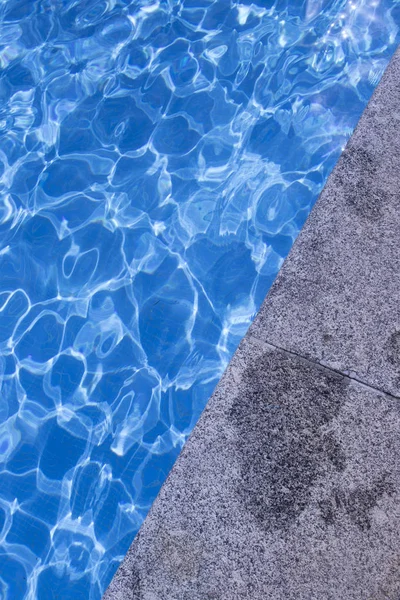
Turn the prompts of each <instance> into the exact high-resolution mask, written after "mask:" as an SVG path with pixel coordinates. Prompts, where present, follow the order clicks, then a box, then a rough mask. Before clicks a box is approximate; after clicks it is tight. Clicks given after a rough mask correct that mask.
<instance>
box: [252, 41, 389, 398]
mask: <svg viewBox="0 0 400 600" xmlns="http://www.w3.org/2000/svg"><path fill="white" fill-rule="evenodd" d="M399 300H400V53H399V51H398V52H397V53H396V55H395V56H394V58H393V59H392V61H391V63H390V65H389V67H388V69H387V71H386V73H385V75H384V77H383V79H382V81H381V83H380V84H379V86H378V88H377V90H376V92H375V94H374V96H373V98H372V100H371V102H370V103H369V105H368V107H367V108H366V110H365V112H364V114H363V116H362V118H361V120H360V122H359V124H358V127H357V129H356V131H355V132H354V134H353V136H352V138H351V140H350V142H349V143H348V145H347V147H346V149H345V151H344V153H343V155H342V157H341V159H340V160H339V163H338V165H337V167H336V168H335V170H334V171H333V173H332V175H331V177H330V178H329V180H328V182H327V185H326V186H325V189H324V191H323V192H322V194H321V196H320V198H319V200H318V202H317V204H316V206H315V208H314V210H313V211H312V213H311V216H310V218H309V220H308V222H307V223H306V225H305V227H304V229H303V231H302V233H301V235H300V236H299V238H298V240H297V242H296V243H295V244H294V246H293V249H292V251H291V253H290V255H289V257H288V259H287V260H286V262H285V264H284V265H283V267H282V269H281V271H280V273H279V275H278V277H277V279H276V281H275V283H274V285H273V286H272V288H271V290H270V292H269V294H268V296H267V298H266V300H265V302H264V304H263V306H262V308H261V310H260V312H259V314H258V315H257V317H256V319H255V321H254V323H253V325H252V327H251V329H250V332H251V334H252V335H254V336H256V337H259V338H260V339H263V340H265V341H268V342H270V343H273V344H275V345H277V346H279V347H282V348H285V349H288V350H291V351H293V352H296V353H300V354H302V355H305V356H308V357H310V358H312V359H315V360H317V361H319V362H321V363H323V364H326V365H329V366H331V367H332V368H334V369H337V370H339V371H346V372H349V373H352V374H353V375H354V377H356V378H359V379H361V380H362V381H365V382H367V383H369V384H371V385H373V386H375V387H379V388H383V389H385V390H386V391H388V392H391V393H393V394H395V395H397V396H400V302H399Z"/></svg>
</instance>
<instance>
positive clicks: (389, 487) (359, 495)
mask: <svg viewBox="0 0 400 600" xmlns="http://www.w3.org/2000/svg"><path fill="white" fill-rule="evenodd" d="M394 492H395V488H394V486H393V483H392V482H391V481H390V479H389V477H388V475H387V474H383V475H382V476H381V477H380V478H379V479H376V480H375V481H374V482H373V484H372V485H371V486H369V487H361V486H360V487H357V488H356V489H354V490H351V491H347V490H342V489H336V490H335V492H334V493H333V495H332V496H331V497H330V498H328V499H327V500H324V501H321V502H320V504H319V507H320V511H321V517H322V519H323V520H324V522H325V523H326V524H327V525H333V524H334V523H335V522H336V521H337V520H338V519H339V518H340V516H341V515H342V514H343V513H346V514H347V515H348V516H349V517H350V519H351V520H352V521H353V523H355V525H357V527H358V528H359V529H361V531H367V530H368V529H370V528H371V522H372V515H371V510H372V509H373V508H374V507H375V506H377V504H378V501H379V500H380V498H382V496H383V495H384V494H388V495H389V496H391V495H392V494H393V493H394Z"/></svg>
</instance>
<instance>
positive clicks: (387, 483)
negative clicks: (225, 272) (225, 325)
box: [104, 50, 400, 600]
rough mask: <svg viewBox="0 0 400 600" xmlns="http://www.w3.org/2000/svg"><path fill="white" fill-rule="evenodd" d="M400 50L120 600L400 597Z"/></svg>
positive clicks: (200, 430)
mask: <svg viewBox="0 0 400 600" xmlns="http://www.w3.org/2000/svg"><path fill="white" fill-rule="evenodd" d="M399 208H400V51H399V50H398V51H397V53H396V54H395V56H394V57H393V59H392V61H391V63H390V65H389V67H388V68H387V70H386V73H385V75H384V77H383V79H382V81H381V83H380V84H379V86H378V87H377V89H376V91H375V93H374V95H373V97H372V99H371V101H370V103H369V105H368V107H367V108H366V110H365V112H364V114H363V116H362V118H361V120H360V122H359V124H358V126H357V129H356V131H355V132H354V134H353V136H352V137H351V139H350V141H349V143H348V145H347V147H346V149H345V151H344V152H343V155H342V157H341V158H340V160H339V162H338V164H337V166H336V168H335V169H334V171H333V173H332V174H331V176H330V178H329V180H328V182H327V185H326V186H325V188H324V191H323V192H322V194H321V196H320V198H319V200H318V202H317V204H316V206H315V207H314V209H313V211H312V213H311V215H310V217H309V219H308V221H307V223H306V225H305V226H304V229H303V231H302V233H301V234H300V236H299V238H298V240H297V241H296V243H295V244H294V246H293V249H292V251H291V252H290V254H289V257H288V258H287V260H286V261H285V264H284V266H283V267H282V269H281V271H280V273H279V275H278V277H277V279H276V281H275V283H274V285H273V286H272V288H271V290H270V292H269V294H268V296H267V297H266V299H265V301H264V304H263V306H262V307H261V310H260V312H259V314H258V315H257V317H256V319H255V321H254V323H253V324H252V326H251V327H250V329H249V332H248V334H247V335H246V337H245V338H244V339H243V341H242V343H241V344H240V346H239V348H238V350H237V352H236V353H235V355H234V357H233V359H232V361H231V363H230V365H229V367H228V368H227V370H226V372H225V374H224V376H223V378H222V379H221V381H220V383H219V385H218V386H217V388H216V390H215V392H214V394H213V396H212V397H211V399H210V401H209V403H208V405H207V407H206V409H205V411H204V413H203V414H202V416H201V418H200V420H199V422H198V424H197V425H196V427H195V429H194V431H193V433H192V435H191V437H190V439H189V441H188V442H187V444H186V446H185V447H184V449H183V451H182V453H181V455H180V457H179V459H178V461H177V463H176V464H175V466H174V468H173V470H172V471H171V473H170V475H169V477H168V479H167V481H166V483H165V484H164V486H163V487H162V489H161V492H160V494H159V496H158V497H157V499H156V501H155V503H154V505H153V507H152V509H151V511H150V513H149V515H148V517H147V519H146V521H145V523H144V524H143V526H142V528H141V530H140V532H139V534H138V536H137V537H136V539H135V540H134V542H133V544H132V546H131V548H130V549H129V551H128V553H127V555H126V557H125V559H124V561H123V563H122V564H121V567H120V568H119V570H118V571H117V573H116V575H115V577H114V579H113V581H112V583H111V585H110V587H109V588H108V590H107V592H106V594H105V596H104V600H236V599H237V600H239V599H248V600H268V599H271V600H272V599H273V600H356V599H357V600H387V599H390V600H398V599H399V597H400V303H399V296H400V210H399Z"/></svg>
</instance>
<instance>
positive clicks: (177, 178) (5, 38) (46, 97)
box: [0, 0, 400, 600]
mask: <svg viewBox="0 0 400 600" xmlns="http://www.w3.org/2000/svg"><path fill="white" fill-rule="evenodd" d="M0 15H1V26H0V68H1V77H0V175H1V182H0V191H1V199H0V228H1V229H0V232H1V235H0V377H1V385H2V391H1V397H0V467H1V471H0V598H1V599H3V600H21V599H26V600H36V599H38V600H55V599H58V600H60V599H63V600H69V599H73V600H80V599H84V600H88V599H89V600H99V599H100V597H101V594H102V592H103V591H104V589H105V587H106V586H107V584H108V583H109V581H110V579H111V577H112V575H113V573H114V571H115V570H116V568H117V565H118V563H119V561H120V560H121V558H122V556H123V555H124V553H125V552H126V550H127V549H128V546H129V544H130V543H131V541H132V539H133V537H134V535H135V533H136V532H137V530H138V528H139V527H140V524H141V523H142V521H143V519H144V517H145V515H146V513H147V511H148V509H149V507H150V505H151V503H152V501H153V499H154V497H155V495H156V494H157V492H158V490H159V488H160V486H161V484H162V482H163V481H164V480H165V478H166V476H167V474H168V472H169V470H170V468H171V466H172V464H173V462H174V461H175V459H176V457H177V455H178V453H179V451H180V449H181V448H182V445H183V443H184V442H185V440H186V438H187V436H188V435H189V433H190V432H191V430H192V428H193V426H194V424H195V422H196V420H197V418H198V416H199V414H200V413H201V411H202V409H203V408H204V406H205V403H206V401H207V399H208V397H209V396H210V394H211V392H212V390H213V388H214V387H215V384H216V383H217V381H218V379H219V377H220V375H221V373H222V371H223V369H224V368H225V366H226V364H227V362H228V360H229V358H230V357H231V355H232V353H233V351H234V349H235V347H236V346H237V344H238V342H239V340H240V339H241V337H242V336H243V335H244V333H245V332H246V330H247V328H248V326H249V324H250V322H251V319H252V318H253V316H254V314H255V312H256V311H257V309H258V308H259V306H260V304H261V302H262V300H263V298H264V296H265V294H266V292H267V291H268V288H269V286H270V285H271V282H272V281H273V279H274V277H275V276H276V274H277V272H278V270H279V268H280V266H281V264H282V261H283V259H284V257H285V256H286V255H287V253H288V251H289V249H290V247H291V245H292V243H293V241H294V239H295V238H296V236H297V234H298V232H299V230H300V229H301V227H302V225H303V223H304V221H305V219H306V217H307V215H308V213H309V211H310V209H311V207H312V205H313V203H314V202H315V200H316V198H317V196H318V194H319V192H320V190H321V189H322V186H323V185H324V182H325V181H326V178H327V176H328V174H329V172H330V171H331V169H332V167H333V165H334V164H335V162H336V160H337V158H338V156H339V154H340V152H341V150H342V148H343V146H344V144H345V143H346V140H347V139H348V138H349V136H350V134H351V132H352V130H353V128H354V126H355V124H356V122H357V120H358V118H359V116H360V114H361V112H362V110H363V108H364V107H365V105H366V102H367V100H368V99H369V97H370V95H371V93H372V91H373V88H374V87H375V86H376V84H377V82H378V81H379V79H380V77H381V75H382V72H383V70H384V68H385V66H386V64H387V62H388V60H389V58H390V56H391V54H392V53H393V51H394V49H395V47H396V44H397V42H398V40H399V35H398V26H399V25H400V3H399V0H380V1H374V0H353V1H352V2H350V1H346V0H308V1H307V0H303V1H301V0H253V3H251V2H250V1H249V0H241V1H240V2H234V1H233V0H231V1H230V0H220V1H214V2H213V1H211V0H159V1H157V0H135V1H132V2H130V1H129V0H95V1H91V0H89V1H83V0H35V1H33V0H0Z"/></svg>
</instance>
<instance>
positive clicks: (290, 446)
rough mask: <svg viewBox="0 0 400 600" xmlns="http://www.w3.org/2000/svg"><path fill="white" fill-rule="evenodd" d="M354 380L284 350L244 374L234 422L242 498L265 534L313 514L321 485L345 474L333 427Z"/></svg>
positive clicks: (341, 452)
mask: <svg viewBox="0 0 400 600" xmlns="http://www.w3.org/2000/svg"><path fill="white" fill-rule="evenodd" d="M347 386H348V380H347V379H346V378H345V377H342V376H341V375H336V374H334V373H330V372H329V371H327V370H323V369H319V368H316V367H315V365H311V364H309V363H307V362H306V361H304V360H302V359H297V358H296V357H290V358H289V357H288V356H287V355H284V354H283V353H280V352H270V353H266V354H264V355H263V356H262V357H261V358H259V359H258V360H257V361H253V363H252V365H251V367H249V368H248V370H247V371H246V372H245V374H244V381H243V386H242V388H241V389H243V390H244V392H243V395H241V396H239V395H238V397H237V398H236V400H235V401H234V404H233V406H232V408H231V410H230V417H231V419H232V422H233V424H234V426H235V428H236V431H237V450H238V457H239V461H240V467H241V485H240V487H239V489H238V494H239V496H240V498H241V499H242V501H243V502H244V503H245V505H246V508H247V510H249V511H250V512H251V513H252V514H253V515H254V517H255V518H256V519H257V521H258V522H259V523H260V525H261V526H262V527H263V528H264V530H266V531H274V530H278V529H279V530H286V529H288V528H289V527H290V526H291V524H292V523H293V522H294V521H295V520H296V519H297V518H298V516H299V515H300V514H301V513H302V511H303V510H304V509H305V508H306V506H307V504H308V502H309V499H310V494H311V490H312V487H313V484H314V482H315V481H316V479H317V478H318V477H320V476H321V475H323V474H324V473H325V472H326V471H327V470H329V469H331V470H332V469H333V470H335V471H342V470H343V469H344V468H345V466H346V456H345V454H344V451H343V449H342V448H341V446H340V443H339V442H338V441H337V440H336V439H335V437H334V435H333V434H332V433H329V432H327V426H329V424H330V423H331V421H332V420H333V419H334V418H335V417H336V416H337V415H338V413H339V411H340V408H341V406H342V404H343V402H344V398H345V397H346V393H345V389H346V387H347Z"/></svg>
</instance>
